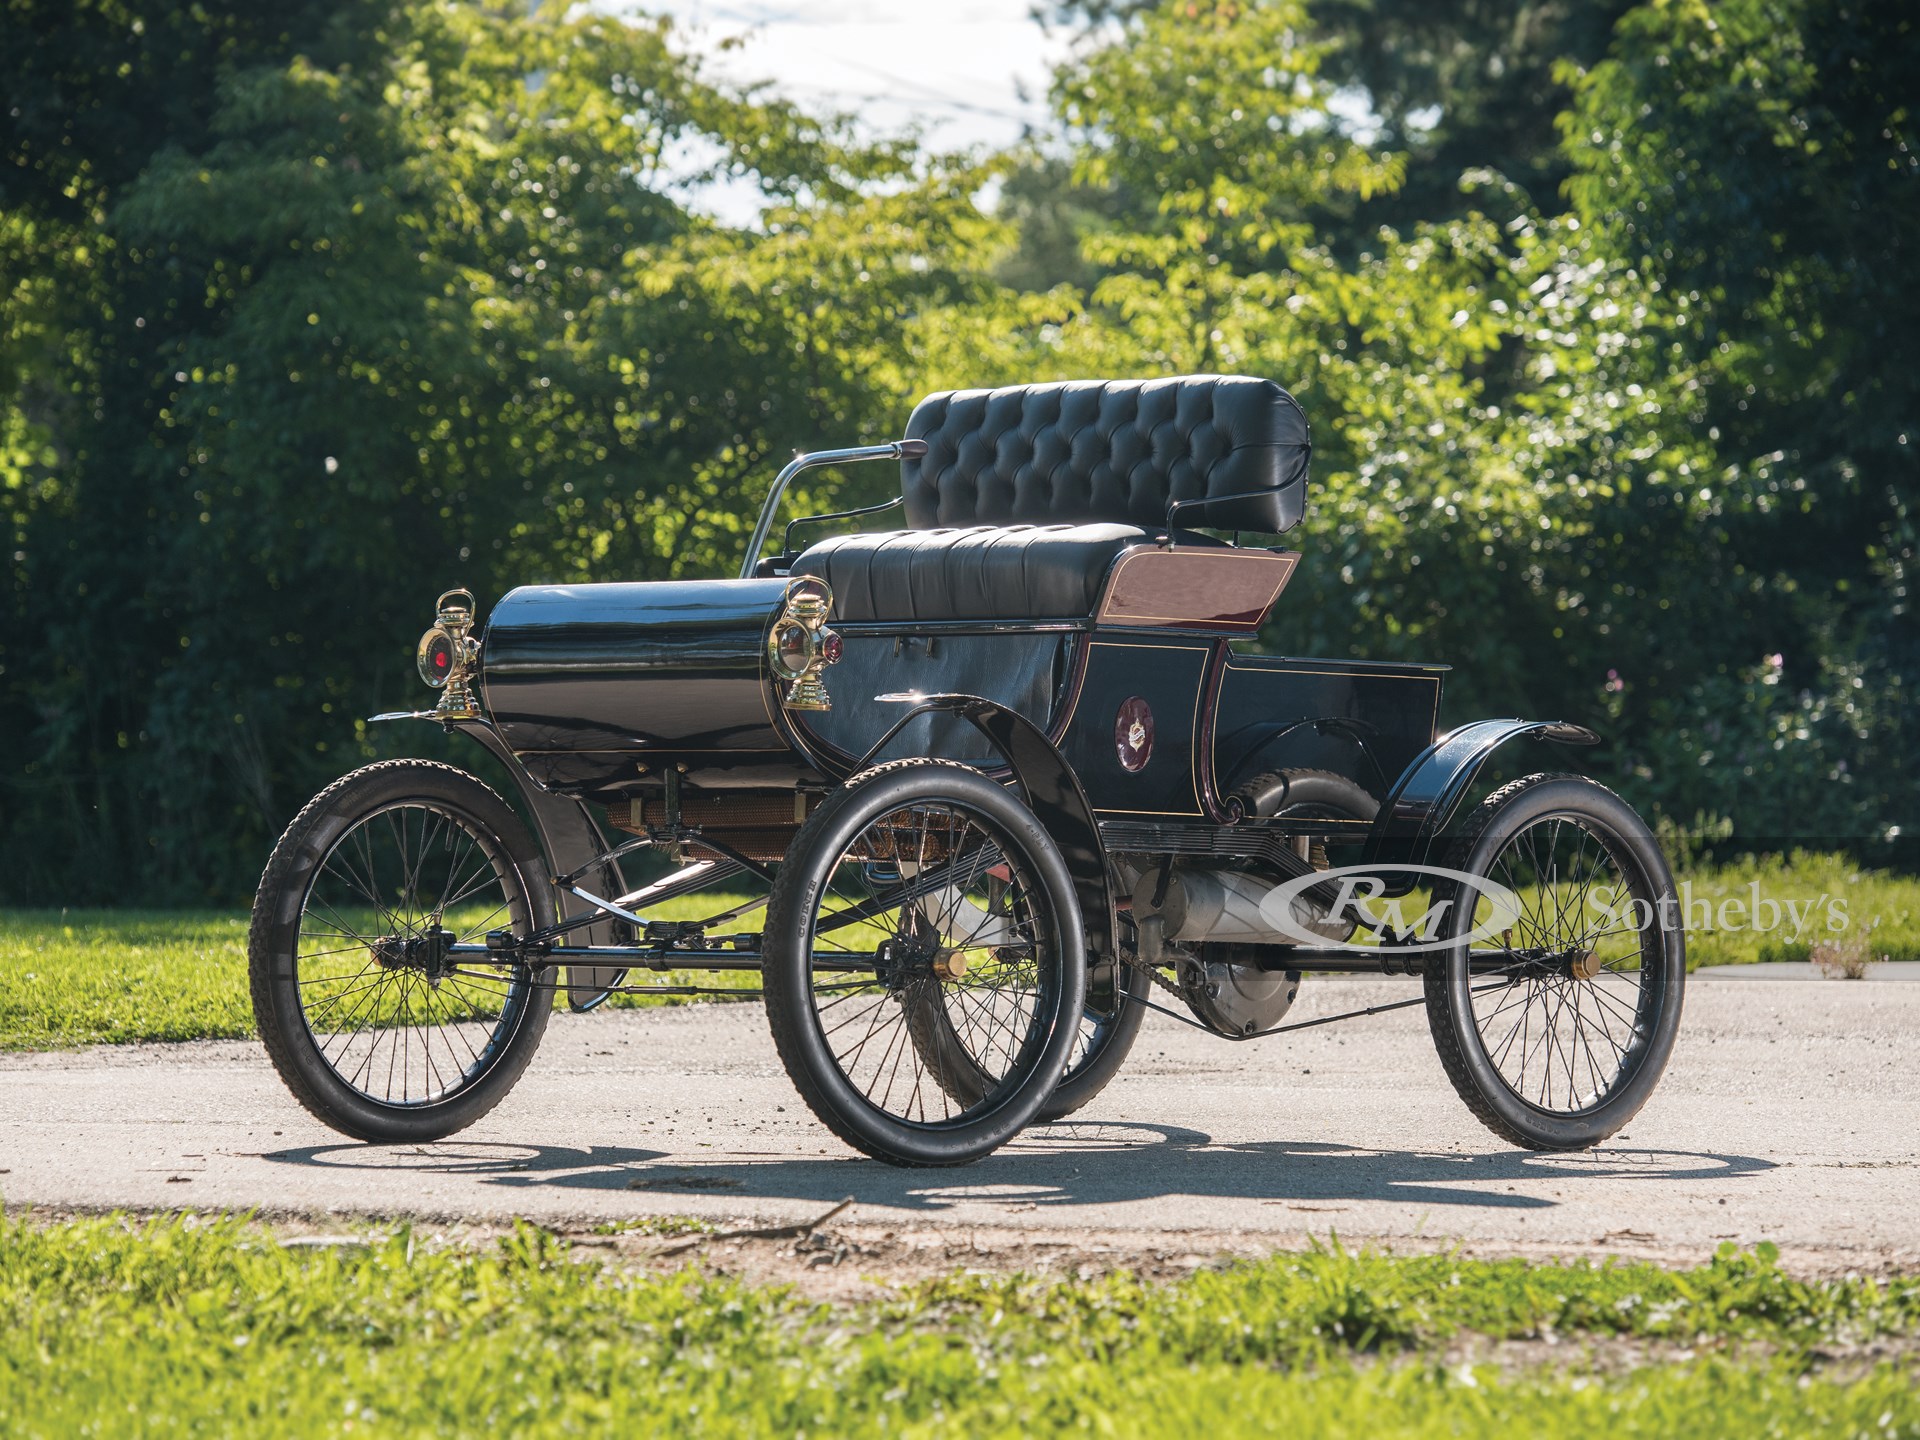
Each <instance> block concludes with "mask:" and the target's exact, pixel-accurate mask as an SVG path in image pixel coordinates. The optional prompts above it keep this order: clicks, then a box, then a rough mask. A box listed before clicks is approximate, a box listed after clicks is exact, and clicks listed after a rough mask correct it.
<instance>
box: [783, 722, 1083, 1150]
mask: <svg viewBox="0 0 1920 1440" xmlns="http://www.w3.org/2000/svg"><path fill="white" fill-rule="evenodd" d="M765 943H766V949H765V984H766V1000H767V1016H768V1020H769V1022H770V1024H771V1026H772V1029H773V1038H774V1042H775V1045H776V1046H777V1047H778V1049H779V1052H780V1057H781V1059H782V1061H783V1062H784V1063H785V1065H786V1067H787V1072H788V1074H789V1075H791V1076H792V1077H793V1082H794V1085H795V1087H796V1088H797V1089H798V1090H799V1091H800V1094H801V1096H802V1098H804V1099H805V1100H806V1102H807V1104H808V1105H809V1107H811V1108H812V1110H813V1112H814V1114H816V1115H817V1116H819V1117H820V1119H821V1121H822V1122H824V1123H825V1124H826V1126H827V1127H828V1128H829V1129H830V1130H832V1131H833V1132H834V1134H836V1135H838V1136H839V1137H840V1138H841V1139H842V1140H845V1141H846V1142H847V1143H848V1144H849V1145H852V1146H853V1147H854V1148H855V1149H857V1150H860V1151H862V1152H864V1153H865V1154H868V1155H871V1156H873V1157H874V1158H876V1159H879V1160H885V1161H888V1162H889V1163H891V1164H896V1165H961V1164H965V1163H967V1162H968V1161H971V1160H977V1159H979V1158H980V1157H981V1156H983V1155H986V1154H988V1153H989V1152H991V1151H992V1150H994V1149H996V1148H997V1147H999V1146H1000V1145H1003V1144H1005V1143H1006V1142H1007V1141H1008V1140H1010V1139H1012V1138H1013V1137H1014V1135H1016V1134H1018V1133H1019V1131H1020V1129H1021V1128H1022V1127H1023V1126H1025V1125H1026V1124H1028V1123H1029V1122H1030V1121H1031V1120H1033V1118H1034V1117H1035V1116H1036V1115H1037V1114H1038V1112H1039V1110H1040V1108H1041V1106H1042V1105H1044V1104H1045V1103H1046V1100H1047V1097H1048V1096H1049V1095H1050V1094H1051V1093H1052V1090H1053V1087H1054V1085H1055V1083H1056V1082H1057V1081H1058V1079H1059V1077H1060V1073H1061V1071H1062V1069H1063V1068H1064V1066H1065V1064H1066V1060H1067V1057H1068V1055H1069V1054H1070V1052H1071V1050H1072V1047H1073V1045H1074V1043H1075V1041H1076V1039H1077V1027H1076V1025H1075V1024H1074V1023H1073V1022H1074V1020H1076V1019H1077V1017H1078V1016H1079V1015H1080V1013H1081V1009H1082V1006H1083V1003H1084V998H1085V990H1086V959H1085V953H1084V940H1083V938H1082V933H1081V926H1080V915H1079V910H1078V907H1077V904H1076V902H1075V899H1074V892H1073V886H1072V883H1071V881H1070V879H1069V877H1068V875H1067V870H1066V866H1065V864H1064V862H1063V861H1062V860H1061V858H1060V853H1059V850H1058V849H1057V848H1056V847H1055V845H1054V843H1053V841H1052V839H1051V838H1049V837H1048V835H1047V833H1046V831H1045V830H1044V829H1043V828H1041V826H1040V823H1039V821H1038V820H1036V819H1035V818H1034V816H1033V814H1032V812H1031V811H1029V810H1028V809H1027V808H1026V807H1025V806H1024V805H1022V804H1021V803H1020V802H1019V800H1017V799H1016V798H1015V797H1014V796H1013V795H1012V794H1011V793H1010V792H1009V791H1008V790H1006V789H1005V788H1004V787H1003V786H1000V785H996V784H994V783H993V782H992V781H991V780H988V779H987V778H986V777H985V776H983V775H981V774H980V773H979V772H978V771H975V770H972V769H969V768H968V767H966V766H964V765H955V764H951V763H947V762H942V761H935V760H910V761H902V762H899V763H897V764H893V765H883V766H879V767H877V768H875V769H873V770H870V771H868V772H867V773H866V774H864V775H862V776H860V777H857V778H856V779H854V780H853V781H851V782H849V783H848V784H847V785H846V786H844V787H843V788H841V789H840V790H838V791H836V792H835V793H834V794H833V795H832V796H830V797H829V798H828V799H827V801H826V802H825V803H824V804H822V805H821V807H820V808H819V810H817V811H816V812H815V813H814V815H813V816H812V818H810V819H809V820H808V821H807V823H806V824H805V825H804V826H802V827H801V830H800V833H799V835H798V836H796V837H795V840H794V843H793V846H792V848H791V849H790V850H789V851H788V853H787V858H786V861H785V862H784V863H783V864H782V865H781V867H780V871H779V874H778V875H777V876H776V877H775V881H774V886H773V893H772V895H771V897H770V898H769V900H768V902H767V928H766V942H765ZM936 1009H937V1010H938V1012H939V1013H940V1015H941V1016H942V1020H943V1023H942V1024H941V1025H939V1026H938V1027H934V1026H930V1025H929V1024H928V1023H927V1022H928V1017H929V1016H930V1015H931V1014H933V1013H934V1012H935V1010H936ZM962 1067H969V1068H977V1070H978V1072H979V1073H978V1084H977V1085H962V1084H955V1083H954V1077H955V1075H956V1074H957V1073H958V1072H959V1071H960V1069H961V1068H962Z"/></svg>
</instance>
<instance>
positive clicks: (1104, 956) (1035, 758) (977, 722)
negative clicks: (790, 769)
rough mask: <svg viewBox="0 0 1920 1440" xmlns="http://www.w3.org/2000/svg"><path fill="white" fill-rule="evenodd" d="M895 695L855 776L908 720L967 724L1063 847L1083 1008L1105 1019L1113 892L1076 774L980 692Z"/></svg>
mask: <svg viewBox="0 0 1920 1440" xmlns="http://www.w3.org/2000/svg"><path fill="white" fill-rule="evenodd" d="M880 698H882V699H887V698H891V697H886V696H882V697H880ZM897 698H900V699H909V698H910V699H912V701H913V702H914V703H913V706H912V708H911V709H909V710H908V711H907V712H906V714H904V715H902V716H901V717H900V718H899V720H897V721H895V722H894V724H892V725H891V726H889V727H888V728H887V732H886V734H884V735H882V736H881V737H880V738H879V740H877V741H875V742H874V744H873V746H872V748H871V749H869V750H868V751H867V753H866V754H865V755H863V756H862V757H861V758H860V761H859V763H858V764H857V765H856V766H855V767H854V768H855V771H856V773H857V772H858V771H860V770H864V769H866V768H867V766H869V765H871V764H873V763H874V761H875V760H876V759H877V758H878V757H879V755H880V753H881V752H882V751H883V750H885V749H886V747H887V745H888V744H889V743H890V742H891V741H892V740H893V737H894V736H895V735H897V734H899V733H900V731H901V730H902V729H903V728H904V727H905V726H906V724H907V722H908V721H910V720H913V719H915V718H917V717H918V716H921V715H925V714H928V713H930V712H933V711H944V712H946V713H947V714H951V715H957V716H959V717H960V718H961V719H963V720H966V721H968V722H970V723H971V724H972V725H973V727H974V728H975V729H976V730H978V731H979V732H980V733H981V735H982V736H984V737H985V738H986V741H987V743H988V744H989V745H991V746H993V748H994V749H995V750H997V751H998V752H999V753H1000V755H1001V757H1002V758H1003V759H1004V760H1005V761H1006V762H1007V766H1008V768H1009V769H1011V770H1012V771H1013V778H1014V780H1015V781H1016V782H1017V783H1018V784H1019V786H1020V791H1021V794H1022V795H1023V796H1024V797H1025V799H1026V802H1027V808H1028V809H1030V810H1032V811H1033V813H1034V816H1035V817H1036V818H1037V819H1038V820H1039V821H1040V823H1041V825H1042V826H1044V827H1045V829H1046V832H1047V833H1048V834H1049V835H1051V836H1052V837H1053V842H1054V844H1055V845H1057V846H1059V847H1060V856H1061V858H1062V859H1063V860H1065V861H1066V865H1067V873H1068V874H1069V875H1070V876H1071V877H1072V878H1073V888H1074V895H1075V897H1076V898H1077V899H1078V900H1079V902H1080V924H1081V927H1082V929H1083V930H1084V931H1085V934H1086V942H1087V950H1088V952H1089V955H1090V958H1089V960H1088V963H1087V1010H1088V1012H1089V1013H1090V1014H1092V1015H1094V1016H1096V1017H1097V1018H1099V1019H1103V1020H1105V1019H1110V1018H1111V1017H1112V1016H1113V1015H1114V1014H1115V1013H1116V1012H1117V1011H1118V1009H1119V1006H1120V975H1119V953H1120V952H1119V950H1118V948H1117V947H1116V945H1115V943H1114V914H1113V895H1112V892H1111V891H1110V890H1109V889H1108V888H1107V852H1106V847H1105V846H1104V845H1102V844H1101V843H1100V829H1099V827H1098V826H1097V825H1096V824H1095V823H1094V819H1093V807H1092V806H1091V805H1089V804H1088V803H1087V795H1086V791H1085V790H1083V789H1081V787H1080V777H1079V776H1077V775H1075V774H1074V773H1073V767H1072V766H1071V765H1069V764H1068V763H1067V762H1066V760H1065V758H1064V757H1062V755H1061V754H1060V751H1059V750H1058V749H1057V748H1056V747H1055V746H1054V744H1053V742H1052V741H1051V740H1049V739H1047V736H1046V732H1045V731H1043V730H1041V729H1040V727H1039V726H1037V725H1035V724H1034V723H1033V722H1032V721H1031V720H1029V719H1027V717H1026V716H1024V715H1022V714H1020V713H1019V712H1018V711H1016V710H1009V709H1008V708H1007V707H1006V706H1004V705H1001V704H998V703H997V702H995V701H992V700H985V699H982V698H981V697H980V696H978V695H926V696H919V695H915V696H911V697H908V696H900V697H897Z"/></svg>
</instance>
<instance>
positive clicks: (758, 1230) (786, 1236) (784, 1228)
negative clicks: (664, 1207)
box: [653, 1195, 853, 1255]
mask: <svg viewBox="0 0 1920 1440" xmlns="http://www.w3.org/2000/svg"><path fill="white" fill-rule="evenodd" d="M852 1204H853V1196H851V1195H849V1196H847V1198H846V1199H844V1200H842V1201H841V1202H840V1203H839V1204H838V1205H836V1206H834V1207H833V1208H832V1209H831V1210H829V1211H827V1212H826V1213H825V1214H822V1215H816V1216H814V1217H813V1219H811V1220H801V1221H797V1222H796V1223H794V1224H792V1225H754V1226H748V1227H745V1228H742V1229H737V1230H715V1231H712V1232H710V1233H708V1234H705V1235H687V1236H684V1237H682V1238H681V1239H679V1240H675V1241H672V1242H670V1243H669V1244H666V1245H661V1246H659V1247H658V1248H656V1249H655V1250H654V1251H653V1253H654V1254H655V1255H678V1254H680V1253H681V1252H683V1251H686V1250H691V1249H693V1248H694V1247H695V1246H696V1245H700V1244H703V1243H705V1242H706V1241H709V1240H798V1239H801V1238H803V1237H805V1236H808V1235H811V1234H812V1233H813V1232H814V1231H816V1230H818V1229H819V1228H820V1227H821V1226H822V1225H824V1224H826V1223H827V1222H828V1221H829V1220H831V1219H833V1218H834V1216H836V1215H838V1214H839V1213H840V1212H841V1211H842V1210H845V1209H846V1208H847V1207H848V1206H850V1205H852Z"/></svg>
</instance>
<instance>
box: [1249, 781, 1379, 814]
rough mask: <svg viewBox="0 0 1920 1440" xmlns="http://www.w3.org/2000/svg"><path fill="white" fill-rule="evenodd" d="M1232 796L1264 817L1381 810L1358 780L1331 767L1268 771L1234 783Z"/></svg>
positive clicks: (1376, 812)
mask: <svg viewBox="0 0 1920 1440" xmlns="http://www.w3.org/2000/svg"><path fill="white" fill-rule="evenodd" d="M1231 799H1233V800H1238V801H1239V802H1240V803H1241V805H1243V806H1244V807H1246V813H1247V814H1249V815H1254V816H1258V817H1259V818H1260V819H1263V820H1270V819H1272V818H1273V817H1274V816H1276V815H1279V814H1282V813H1283V812H1291V811H1300V812H1302V813H1311V812H1313V811H1320V812H1323V813H1325V814H1327V815H1336V816H1348V817H1350V818H1352V819H1355V820H1371V819H1373V817H1374V816H1375V815H1377V814H1379V812H1380V802H1379V801H1378V800H1376V799H1374V798H1373V796H1372V795H1370V794H1368V793H1367V791H1366V790H1365V789H1364V788H1363V787H1362V786H1361V785H1360V784H1359V783H1358V782H1357V781H1353V780H1349V779H1348V778H1347V777H1346V776H1344V775H1336V774H1334V773H1333V772H1332V771H1331V770H1270V771H1268V772H1267V773H1266V774H1264V775H1256V776H1254V777H1253V778H1252V779H1251V780H1247V781H1244V782H1242V783H1241V784H1239V785H1236V786H1234V789H1233V795H1232V797H1231Z"/></svg>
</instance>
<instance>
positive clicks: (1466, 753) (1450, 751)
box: [1362, 720, 1600, 865]
mask: <svg viewBox="0 0 1920 1440" xmlns="http://www.w3.org/2000/svg"><path fill="white" fill-rule="evenodd" d="M1523 736H1525V737H1531V738H1533V739H1536V740H1557V741H1559V742H1560V743H1561V744H1563V745H1598V744H1599V743H1600V737H1599V736H1598V735H1596V734H1594V733H1593V731H1591V730H1589V729H1587V728H1586V727H1585V726H1584V725H1573V724H1569V723H1568V722H1566V721H1564V720H1478V721H1475V722H1474V723H1473V724H1471V725H1463V726H1461V727H1460V728H1459V729H1458V730H1454V731H1452V732H1450V733H1449V734H1446V735H1443V736H1441V737H1440V738H1439V739H1438V740H1436V741H1434V742H1433V744H1431V745H1429V746H1428V747H1427V748H1426V749H1425V750H1423V751H1421V752H1420V754H1419V756H1418V757H1417V758H1416V759H1415V760H1414V762H1413V763H1412V764H1411V765H1409V766H1407V768H1406V769H1405V770H1404V771H1402V772H1401V775H1400V778H1399V779H1398V780H1396V781H1395V782H1394V784H1393V788H1392V789H1391V790H1389V791H1388V792H1387V798H1386V801H1385V802H1384V803H1383V804H1382V805H1381V806H1380V813H1379V814H1378V815H1376V816H1375V817H1374V821H1373V828H1372V829H1371V830H1369V831H1368V832H1367V850H1366V858H1365V860H1364V861H1363V862H1362V863H1365V864H1384V865H1425V864H1427V863H1428V856H1429V854H1430V852H1431V851H1432V849H1433V846H1434V842H1435V841H1437V840H1438V839H1439V838H1440V836H1441V835H1442V834H1443V833H1445V831H1446V828H1447V824H1448V822H1449V821H1450V820H1452V819H1453V816H1454V812H1455V811H1457V810H1458V809H1459V808H1460V802H1461V801H1462V800H1464V799H1465V798H1466V795H1467V790H1468V789H1469V787H1471V786H1472V784H1473V781H1474V777H1475V776H1477V775H1478V774H1479V773H1480V769H1481V767H1482V766H1483V765H1485V764H1486V763H1487V758H1488V757H1489V756H1490V755H1492V754H1493V752H1494V751H1495V750H1497V749H1499V748H1500V747H1501V746H1502V745H1504V744H1506V743H1507V742H1508V741H1509V740H1517V739H1520V738H1521V737H1523Z"/></svg>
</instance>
